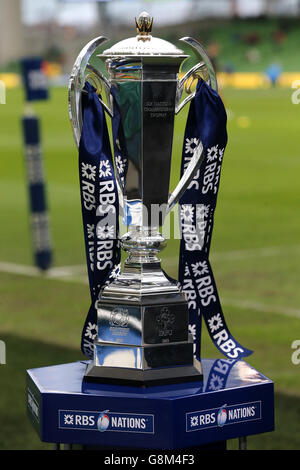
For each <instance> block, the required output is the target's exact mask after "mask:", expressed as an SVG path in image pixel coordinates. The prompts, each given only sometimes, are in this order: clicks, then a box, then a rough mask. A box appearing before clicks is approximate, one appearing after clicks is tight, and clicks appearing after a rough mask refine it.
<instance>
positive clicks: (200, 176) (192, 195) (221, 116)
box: [179, 81, 252, 359]
mask: <svg viewBox="0 0 300 470" xmlns="http://www.w3.org/2000/svg"><path fill="white" fill-rule="evenodd" d="M226 122H227V116H226V111H225V108H224V105H223V103H222V100H221V98H220V97H219V95H218V93H216V92H215V91H214V90H212V89H211V88H210V87H209V86H208V85H207V84H206V83H205V82H204V81H198V85H197V89H196V95H195V98H194V99H193V101H192V102H191V105H190V110H189V115H188V120H187V125H186V130H185V136H184V147H183V157H182V164H181V175H182V174H183V172H184V170H185V167H186V166H187V164H188V163H189V161H190V159H191V158H192V157H193V155H194V154H195V152H197V151H199V147H200V146H201V144H202V145H203V152H204V159H203V161H202V163H201V166H200V169H199V170H198V171H197V174H196V175H195V177H194V179H193V181H192V182H191V184H190V185H189V188H188V190H187V191H186V192H185V193H184V195H183V196H182V197H181V199H180V201H179V208H180V223H181V234H182V237H181V243H180V260H179V282H180V284H181V286H182V289H183V291H184V292H185V293H186V295H187V298H188V302H189V317H190V320H189V322H190V332H191V333H192V334H193V337H194V345H195V346H194V352H195V356H196V357H197V358H198V359H200V357H201V324H202V316H203V318H204V320H205V323H206V326H207V329H208V332H209V334H210V337H211V339H212V341H213V342H214V344H215V346H216V347H217V348H218V349H219V350H220V351H221V352H222V353H223V354H224V355H225V356H226V357H228V359H240V358H241V357H245V356H249V355H250V354H251V353H252V351H250V350H249V349H246V348H244V347H243V346H242V345H241V344H240V343H238V342H237V341H236V340H235V339H234V337H233V336H232V334H231V333H230V331H229V329H228V327H227V325H226V322H225V318H224V314H223V312H222V308H221V304H220V300H219V296H218V292H217V288H216V284H215V280H214V277H213V273H212V269H211V266H210V263H209V259H208V257H209V250H210V244H211V236H212V229H213V222H214V212H215V208H216V202H217V195H218V189H219V183H220V174H221V166H222V161H223V155H224V151H225V147H226V144H227V132H226Z"/></svg>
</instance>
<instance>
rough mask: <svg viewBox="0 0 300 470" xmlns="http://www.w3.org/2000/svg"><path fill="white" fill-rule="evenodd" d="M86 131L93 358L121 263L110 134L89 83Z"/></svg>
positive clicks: (83, 164)
mask: <svg viewBox="0 0 300 470" xmlns="http://www.w3.org/2000/svg"><path fill="white" fill-rule="evenodd" d="M82 109H83V128H82V133H81V139H80V144H79V179H80V190H81V207H82V218H83V229H84V238H85V248H86V259H87V269H88V277H89V285H90V294H91V301H92V302H91V306H90V309H89V312H88V315H87V318H86V321H85V324H84V327H83V330H82V337H81V350H82V352H83V353H84V354H85V355H86V356H88V357H93V350H94V339H95V338H96V336H97V310H96V308H95V303H96V301H97V299H98V295H99V291H100V289H101V288H102V287H103V286H104V285H105V283H106V282H109V280H110V278H112V277H113V275H114V274H116V272H117V269H118V265H119V263H120V258H121V255H120V248H119V241H118V233H119V226H118V217H119V214H118V210H119V202H118V194H117V186H116V181H115V176H114V168H113V161H112V154H111V149H110V142H109V135H108V130H107V125H106V120H105V116H104V111H103V108H102V105H101V103H100V101H99V98H98V96H97V94H96V93H95V89H94V88H93V87H92V86H91V85H90V84H89V83H86V84H85V88H84V92H83V94H82Z"/></svg>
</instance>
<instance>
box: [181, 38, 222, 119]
mask: <svg viewBox="0 0 300 470" xmlns="http://www.w3.org/2000/svg"><path fill="white" fill-rule="evenodd" d="M180 41H183V42H186V43H187V44H189V45H190V46H191V47H192V48H193V49H194V52H195V53H196V56H197V58H199V59H200V62H198V64H196V65H194V67H192V68H191V69H190V70H189V71H188V72H187V73H186V74H185V75H184V76H183V77H182V79H181V80H180V81H179V84H178V88H177V95H176V106H175V114H178V113H179V111H181V109H182V108H183V107H184V106H185V105H186V104H187V103H189V101H191V100H192V99H193V98H194V96H195V94H196V92H194V93H191V85H192V83H193V81H194V80H195V79H197V78H198V76H197V75H198V74H200V73H201V72H202V73H203V72H204V73H205V72H206V75H207V80H206V81H207V83H208V84H209V85H210V86H211V88H212V89H213V90H215V91H218V83H217V78H216V74H215V71H214V67H213V64H212V63H211V60H210V58H209V57H208V55H207V53H206V51H205V50H204V49H203V47H202V46H201V44H200V43H199V42H198V41H196V39H193V38H189V37H185V38H181V39H180ZM190 78H192V82H191V83H190V84H189V85H188V86H186V87H185V89H186V92H187V93H188V95H189V96H187V98H185V99H184V100H183V101H182V102H181V103H180V98H181V96H182V93H183V89H184V85H185V84H186V82H187V81H188V80H189V79H190Z"/></svg>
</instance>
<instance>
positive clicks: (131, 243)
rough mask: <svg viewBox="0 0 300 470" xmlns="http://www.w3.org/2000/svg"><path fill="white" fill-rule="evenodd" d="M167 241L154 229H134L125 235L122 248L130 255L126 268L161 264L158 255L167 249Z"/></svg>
mask: <svg viewBox="0 0 300 470" xmlns="http://www.w3.org/2000/svg"><path fill="white" fill-rule="evenodd" d="M166 244H167V243H166V239H165V238H164V237H163V236H162V235H161V234H160V233H159V231H158V229H157V228H153V227H139V226H137V227H134V228H133V229H132V230H131V231H130V232H128V233H126V234H125V235H123V237H122V239H121V246H122V248H123V250H124V251H126V252H128V253H129V256H128V258H127V260H126V261H125V267H130V266H132V265H135V264H138V265H140V264H147V263H159V264H160V261H161V260H160V258H158V256H157V255H158V253H159V252H160V251H162V250H163V249H164V248H165V247H166Z"/></svg>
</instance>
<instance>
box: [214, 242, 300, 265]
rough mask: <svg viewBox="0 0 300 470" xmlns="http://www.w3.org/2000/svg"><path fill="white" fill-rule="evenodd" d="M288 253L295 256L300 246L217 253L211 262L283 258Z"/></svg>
mask: <svg viewBox="0 0 300 470" xmlns="http://www.w3.org/2000/svg"><path fill="white" fill-rule="evenodd" d="M287 252H291V253H293V254H295V253H298V252H300V245H291V246H284V247H282V246H269V247H265V248H253V249H245V250H233V251H224V252H222V251H219V252H218V251H217V252H215V253H212V254H211V256H210V258H211V260H213V261H214V260H216V261H218V260H227V259H228V260H230V261H234V260H239V259H247V258H261V257H272V256H282V255H285V254H286V253H287Z"/></svg>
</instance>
